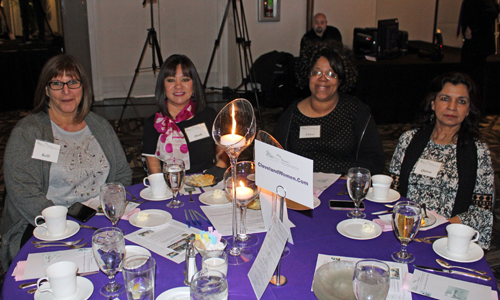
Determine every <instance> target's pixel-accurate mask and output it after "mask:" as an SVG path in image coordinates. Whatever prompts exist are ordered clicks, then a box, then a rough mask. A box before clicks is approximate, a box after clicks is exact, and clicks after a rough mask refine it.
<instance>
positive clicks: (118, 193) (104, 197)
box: [99, 182, 127, 227]
mask: <svg viewBox="0 0 500 300" xmlns="http://www.w3.org/2000/svg"><path fill="white" fill-rule="evenodd" d="M99 196H100V197H99V198H100V199H101V207H102V210H103V212H104V214H105V215H106V217H107V218H108V219H109V220H110V221H111V224H113V226H115V227H116V224H118V221H120V218H121V217H122V216H123V213H125V207H126V206H127V196H126V195H125V187H123V185H122V184H121V183H118V182H111V183H106V184H104V185H102V186H101V193H100V195H99Z"/></svg>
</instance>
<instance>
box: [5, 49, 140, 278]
mask: <svg viewBox="0 0 500 300" xmlns="http://www.w3.org/2000/svg"><path fill="white" fill-rule="evenodd" d="M91 105H92V91H91V87H90V82H89V80H88V77H87V75H86V74H85V71H84V69H83V67H82V65H81V64H80V63H79V62H77V61H76V59H75V58H74V57H72V56H69V55H57V56H55V57H53V58H51V59H50V60H49V61H47V63H46V64H45V66H44V67H43V69H42V72H41V74H40V78H39V80H38V85H37V88H36V91H35V97H34V109H33V111H32V112H31V113H30V114H29V115H28V116H26V117H25V118H23V119H22V120H20V121H19V122H18V123H17V125H16V126H15V128H14V129H13V130H12V133H11V135H10V138H9V141H8V142H7V147H6V149H5V156H4V174H5V188H6V192H7V196H6V198H5V207H4V211H3V223H2V257H1V258H2V265H3V267H4V270H7V267H8V265H9V263H10V261H11V260H12V259H13V258H14V256H15V255H16V254H17V252H18V251H19V249H20V247H21V245H22V244H24V242H26V240H28V239H29V238H30V237H31V235H32V232H33V229H34V225H35V224H34V220H35V217H36V216H37V215H40V214H41V212H42V210H43V209H44V208H46V207H49V206H52V205H62V206H66V207H69V206H71V205H72V204H73V203H75V202H84V201H87V200H89V199H90V198H93V197H96V196H98V195H99V190H100V187H101V185H103V184H104V183H106V182H120V183H122V184H123V185H125V186H127V185H130V184H131V182H132V170H131V169H130V166H129V164H128V162H127V159H126V157H125V153H124V151H123V148H122V146H121V144H120V141H119V140H118V137H117V135H116V133H115V131H114V130H113V128H112V126H111V125H110V123H109V122H108V121H107V120H106V119H104V118H103V117H101V116H99V115H97V114H95V113H93V112H91V111H90V108H91Z"/></svg>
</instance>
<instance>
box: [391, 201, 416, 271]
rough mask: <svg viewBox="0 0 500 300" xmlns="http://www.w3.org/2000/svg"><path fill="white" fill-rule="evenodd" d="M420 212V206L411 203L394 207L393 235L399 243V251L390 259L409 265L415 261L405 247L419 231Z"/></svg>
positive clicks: (400, 202)
mask: <svg viewBox="0 0 500 300" xmlns="http://www.w3.org/2000/svg"><path fill="white" fill-rule="evenodd" d="M421 210H422V209H421V207H420V204H418V203H416V202H413V201H399V202H398V203H396V205H395V206H394V209H393V211H392V222H393V227H394V234H395V235H396V237H397V238H398V239H399V241H400V242H401V251H399V252H394V253H393V254H392V259H394V260H395V261H397V262H400V263H411V262H413V261H414V260H415V256H413V254H411V253H409V252H408V251H406V247H407V245H408V244H409V243H410V242H411V241H412V240H413V238H414V237H415V236H416V235H417V233H418V230H419V229H420V221H421V219H422V214H421Z"/></svg>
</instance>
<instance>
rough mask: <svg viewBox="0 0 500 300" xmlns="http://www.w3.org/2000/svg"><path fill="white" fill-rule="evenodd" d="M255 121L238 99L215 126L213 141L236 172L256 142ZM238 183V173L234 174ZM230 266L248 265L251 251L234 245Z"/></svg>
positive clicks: (248, 107)
mask: <svg viewBox="0 0 500 300" xmlns="http://www.w3.org/2000/svg"><path fill="white" fill-rule="evenodd" d="M255 131H256V120H255V113H254V111H253V106H252V104H251V103H250V102H249V101H248V100H245V99H235V100H233V101H231V102H230V103H228V104H227V105H226V106H224V107H223V108H222V109H221V111H220V112H219V114H218V115H217V117H216V118H215V121H214V125H213V126H212V137H213V139H214V141H215V143H216V144H217V146H219V147H221V148H222V149H224V151H225V152H226V153H227V155H228V156H229V161H230V162H231V169H232V170H235V168H236V162H237V161H238V156H239V155H240V154H241V152H242V151H243V150H245V148H246V147H248V146H249V145H250V144H251V143H252V142H253V140H254V138H255ZM232 174H233V182H236V172H232ZM232 199H233V241H236V240H237V234H238V221H237V204H236V189H233V195H232ZM229 254H230V255H229V257H228V263H229V264H230V265H241V264H244V263H247V262H249V261H250V260H251V259H252V257H253V255H252V253H251V252H250V251H248V250H246V249H242V248H240V247H238V245H237V244H236V243H233V245H232V247H231V250H230V251H229Z"/></svg>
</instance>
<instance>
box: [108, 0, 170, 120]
mask: <svg viewBox="0 0 500 300" xmlns="http://www.w3.org/2000/svg"><path fill="white" fill-rule="evenodd" d="M146 1H147V0H144V2H142V5H143V6H144V5H145V4H146ZM149 6H150V7H151V28H149V29H148V36H147V37H146V42H145V43H144V47H143V48H142V52H141V56H140V57H139V62H138V63H137V67H136V68H135V74H134V78H133V79H132V83H131V84H130V88H129V90H128V94H127V99H125V103H124V104H123V109H122V114H121V115H120V119H119V120H118V124H117V125H116V126H117V127H116V129H118V128H119V127H120V125H121V122H122V119H123V114H124V113H125V109H126V108H127V106H128V101H129V99H130V94H132V89H133V88H134V84H135V80H136V79H137V75H139V71H140V70H145V69H149V68H143V69H141V64H142V59H143V58H144V53H146V49H147V48H148V46H149V45H151V47H152V56H153V64H152V69H153V73H154V74H155V75H156V70H157V69H158V70H159V69H160V66H161V64H162V63H163V58H162V56H161V50H160V44H159V43H158V39H157V37H156V30H155V26H154V22H153V1H152V0H151V1H150V3H149ZM156 55H158V63H159V65H158V66H157V65H156Z"/></svg>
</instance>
